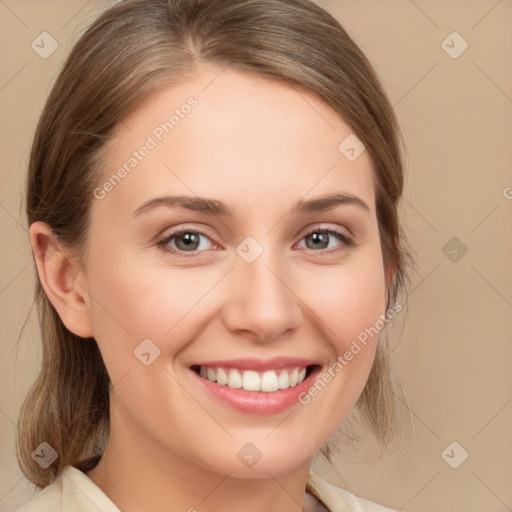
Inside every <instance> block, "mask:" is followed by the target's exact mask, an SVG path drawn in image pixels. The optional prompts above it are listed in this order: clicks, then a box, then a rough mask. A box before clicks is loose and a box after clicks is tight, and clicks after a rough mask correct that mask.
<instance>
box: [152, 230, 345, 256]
mask: <svg viewBox="0 0 512 512" xmlns="http://www.w3.org/2000/svg"><path fill="white" fill-rule="evenodd" d="M207 231H208V230H204V229H202V228H196V227H192V226H190V227H189V226H187V225H185V226H182V227H180V228H176V229H175V230H173V231H171V232H170V233H168V234H165V235H160V236H159V237H158V238H157V240H158V244H162V245H165V243H167V242H169V241H170V240H171V239H173V238H174V237H176V236H178V235H181V234H183V233H188V232H193V233H197V234H200V235H203V236H205V237H207V238H208V239H209V240H210V241H211V242H212V243H213V244H214V245H218V246H221V244H220V243H218V242H217V241H216V240H215V237H213V236H211V235H210V234H209V233H208V232H207ZM316 231H334V232H337V233H340V234H342V235H344V236H346V237H347V238H348V239H350V240H353V238H354V235H353V234H352V232H351V231H350V230H349V229H348V228H346V227H342V226H337V227H332V226H324V225H313V226H308V227H307V228H303V229H302V230H301V231H299V234H300V235H301V237H300V239H299V240H298V241H299V242H300V241H302V240H303V239H304V237H306V236H308V235H309V234H311V233H314V232H316ZM296 236H299V235H296ZM206 251H207V250H203V251H190V252H206ZM180 252H186V251H180Z"/></svg>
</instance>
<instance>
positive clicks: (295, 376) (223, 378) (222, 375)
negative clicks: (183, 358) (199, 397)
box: [191, 364, 320, 393]
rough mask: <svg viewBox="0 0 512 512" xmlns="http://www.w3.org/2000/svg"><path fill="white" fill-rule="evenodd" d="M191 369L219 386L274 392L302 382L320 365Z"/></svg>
mask: <svg viewBox="0 0 512 512" xmlns="http://www.w3.org/2000/svg"><path fill="white" fill-rule="evenodd" d="M191 369H192V370H193V371H194V372H195V373H196V374H197V375H199V377H201V378H202V379H205V380H208V381H210V382H214V383H216V384H217V385H219V386H226V387H228V388H231V389H243V390H245V391H253V392H261V393H276V392H279V391H283V390H286V389H290V388H296V387H297V386H299V385H300V384H302V383H303V382H304V381H305V380H306V379H307V378H308V377H310V376H311V374H312V373H316V371H315V370H319V369H320V365H317V364H310V365H298V364H290V365H288V366H285V367H281V368H276V369H266V370H259V371H258V370H256V369H244V368H240V367H232V366H231V367H230V366H210V365H208V366H206V365H205V366H203V365H199V364H196V365H192V366H191Z"/></svg>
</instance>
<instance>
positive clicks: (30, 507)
mask: <svg viewBox="0 0 512 512" xmlns="http://www.w3.org/2000/svg"><path fill="white" fill-rule="evenodd" d="M61 483H62V482H61V479H60V478H57V479H56V480H55V481H54V482H53V483H52V484H50V485H48V486H47V487H45V488H44V489H43V490H42V491H39V492H38V493H37V494H35V495H34V496H31V497H30V498H29V499H27V500H25V501H24V502H23V503H21V504H20V505H18V508H15V509H14V510H13V511H12V512H46V511H50V510H51V511H54V512H59V511H61V510H62V486H61Z"/></svg>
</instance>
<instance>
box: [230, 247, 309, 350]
mask: <svg viewBox="0 0 512 512" xmlns="http://www.w3.org/2000/svg"><path fill="white" fill-rule="evenodd" d="M251 243H252V242H251V241H248V244H249V245H246V246H244V243H242V244H240V247H239V250H238V251H237V252H238V255H237V258H236V262H235V268H234V269H233V272H232V279H233V281H232V282H233V287H234V290H233V293H232V294H230V301H229V304H227V305H226V310H225V322H226V324H227V327H228V328H229V329H230V330H243V331H250V332H251V333H253V335H254V336H255V337H257V338H258V339H259V340H260V341H272V340H274V339H276V338H277V337H279V336H280V335H282V334H283V333H284V332H286V331H288V330H292V329H296V328H297V327H298V326H299V324H300V320H301V310H300V307H299V304H298V302H299V301H298V298H297V297H296V295H295V294H294V293H293V291H292V289H290V288H291V286H290V285H291V283H289V282H287V281H289V275H290V272H289V268H288V267H287V266H286V262H284V261H283V258H282V255H280V254H279V251H277V250H272V249H271V248H265V249H264V250H263V251H262V252H261V249H262V248H260V249H259V251H260V254H259V255H257V256H256V258H255V259H254V260H252V261H251V258H250V257H248V258H246V257H245V254H244V252H243V249H247V248H249V252H250V251H251V250H252V251H254V250H255V249H256V247H255V246H254V245H253V246H252V247H251ZM253 257H254V252H253Z"/></svg>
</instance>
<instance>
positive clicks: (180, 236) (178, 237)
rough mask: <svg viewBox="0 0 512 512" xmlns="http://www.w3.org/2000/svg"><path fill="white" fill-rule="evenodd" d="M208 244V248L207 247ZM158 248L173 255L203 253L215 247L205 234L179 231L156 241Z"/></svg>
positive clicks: (184, 230) (193, 231)
mask: <svg viewBox="0 0 512 512" xmlns="http://www.w3.org/2000/svg"><path fill="white" fill-rule="evenodd" d="M204 240H208V242H204ZM209 244H210V245H211V246H210V247H208V245H209ZM158 246H159V247H160V248H161V249H162V250H163V251H166V252H174V253H183V252H190V253H194V252H203V251H205V250H208V249H212V248H214V247H217V246H216V245H215V244H214V243H213V242H212V241H211V240H210V238H209V237H208V236H207V235H206V234H205V233H203V232H202V231H197V230H192V229H181V230H180V231H175V232H174V233H170V234H168V235H165V237H164V238H162V239H161V240H159V241H158Z"/></svg>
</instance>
